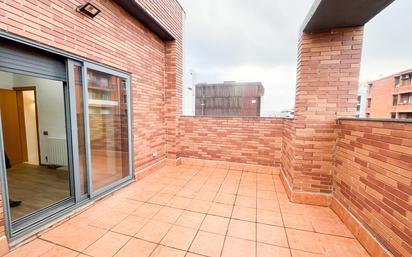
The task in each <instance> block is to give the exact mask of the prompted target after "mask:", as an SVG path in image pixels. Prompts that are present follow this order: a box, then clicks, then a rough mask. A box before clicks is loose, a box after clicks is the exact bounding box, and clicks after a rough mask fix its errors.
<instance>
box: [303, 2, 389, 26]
mask: <svg viewBox="0 0 412 257" xmlns="http://www.w3.org/2000/svg"><path fill="white" fill-rule="evenodd" d="M394 1H395V0H315V3H314V4H313V6H312V8H311V10H310V11H309V14H308V15H307V17H306V19H305V21H304V22H303V26H302V29H301V30H302V31H303V32H306V33H311V32H319V31H323V30H328V29H334V28H345V27H357V26H363V25H365V24H366V23H367V22H368V21H370V20H371V19H372V18H373V17H375V16H376V15H377V14H378V13H380V12H381V11H382V10H383V9H385V8H386V7H387V6H389V5H390V4H391V3H392V2H394Z"/></svg>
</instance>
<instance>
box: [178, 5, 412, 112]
mask: <svg viewBox="0 0 412 257" xmlns="http://www.w3.org/2000/svg"><path fill="white" fill-rule="evenodd" d="M179 1H180V3H181V4H182V5H183V7H184V9H185V11H186V20H185V85H188V84H191V83H192V77H191V76H190V71H191V70H193V71H195V74H196V75H195V77H194V79H195V82H196V83H200V82H222V81H261V82H262V83H263V85H264V87H265V96H264V100H263V101H264V102H263V106H262V113H263V115H265V116H267V115H270V114H272V113H274V112H278V111H281V110H285V109H289V108H293V106H294V94H295V85H296V58H297V41H298V37H299V29H300V27H301V25H302V22H303V20H304V18H305V16H306V14H307V13H308V11H309V9H310V7H311V6H312V3H313V0H288V1H284V0H241V1H239V0H202V1H200V0H179ZM411 10H412V1H411V0H395V2H394V3H393V4H392V5H391V6H389V7H388V8H387V9H385V10H384V11H383V12H382V13H380V14H379V15H378V16H377V17H376V18H375V19H374V20H372V21H371V22H370V23H368V24H367V26H366V28H365V41H364V48H363V56H362V71H361V79H362V80H371V79H376V78H379V77H380V76H383V75H389V74H391V73H394V72H397V71H399V70H403V69H407V68H410V67H412V50H411V47H410V46H411V44H412V31H411V24H412V15H411Z"/></svg>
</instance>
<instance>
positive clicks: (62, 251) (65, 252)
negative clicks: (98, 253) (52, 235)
mask: <svg viewBox="0 0 412 257" xmlns="http://www.w3.org/2000/svg"><path fill="white" fill-rule="evenodd" d="M78 255H79V253H78V252H76V251H73V250H70V249H68V248H65V247H61V246H58V245H56V246H54V247H53V248H52V249H50V250H48V251H47V252H45V253H44V254H41V255H39V256H40V257H75V256H78ZM32 256H33V255H32Z"/></svg>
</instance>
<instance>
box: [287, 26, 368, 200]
mask: <svg viewBox="0 0 412 257" xmlns="http://www.w3.org/2000/svg"><path fill="white" fill-rule="evenodd" d="M362 38H363V27H359V28H347V29H336V30H330V31H325V32H320V33H312V34H306V33H303V34H302V36H301V39H300V42H299V56H298V75H297V87H296V107H295V119H294V121H293V122H291V123H290V125H291V128H290V130H291V131H294V135H293V138H294V140H293V142H292V143H291V145H289V146H285V147H290V148H292V149H289V152H291V153H293V156H292V155H290V157H289V158H288V159H284V161H286V163H284V165H283V168H284V172H285V173H286V174H285V175H286V177H288V179H289V183H290V184H291V185H292V187H293V189H294V190H296V191H305V192H321V193H330V192H331V191H332V171H333V150H334V146H335V141H336V131H335V130H336V127H335V125H336V118H337V117H348V116H354V115H355V114H356V96H357V88H358V80H359V69H360V58H361V49H362ZM287 143H288V142H286V144H287Z"/></svg>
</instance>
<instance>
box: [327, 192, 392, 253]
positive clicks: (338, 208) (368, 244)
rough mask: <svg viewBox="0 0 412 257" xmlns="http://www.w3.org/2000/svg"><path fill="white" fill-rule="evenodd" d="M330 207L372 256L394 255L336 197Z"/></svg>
mask: <svg viewBox="0 0 412 257" xmlns="http://www.w3.org/2000/svg"><path fill="white" fill-rule="evenodd" d="M330 208H331V209H332V210H333V211H334V212H335V213H336V215H338V217H339V218H340V219H341V220H342V222H343V223H344V224H345V225H346V227H347V228H348V229H349V230H350V231H351V232H352V234H353V235H354V236H355V238H356V239H358V241H359V243H360V244H361V245H362V246H363V247H364V248H365V249H366V250H367V251H368V253H369V254H370V255H371V256H373V257H390V256H393V255H392V254H391V253H389V251H388V250H386V249H385V247H384V246H382V245H381V244H380V243H379V242H378V241H377V239H376V238H375V237H374V236H373V235H372V234H371V233H370V232H369V231H368V230H367V229H366V228H365V227H364V226H363V225H362V224H361V223H360V221H359V220H358V219H357V218H356V217H355V216H353V215H352V214H351V213H350V211H349V210H348V209H347V208H346V207H345V206H343V205H342V204H341V203H340V202H339V200H337V199H336V198H335V197H333V198H332V202H331V204H330Z"/></svg>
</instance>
